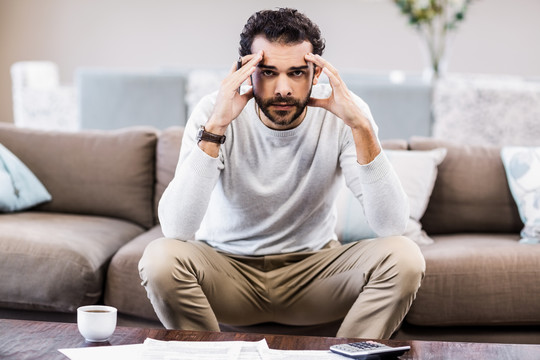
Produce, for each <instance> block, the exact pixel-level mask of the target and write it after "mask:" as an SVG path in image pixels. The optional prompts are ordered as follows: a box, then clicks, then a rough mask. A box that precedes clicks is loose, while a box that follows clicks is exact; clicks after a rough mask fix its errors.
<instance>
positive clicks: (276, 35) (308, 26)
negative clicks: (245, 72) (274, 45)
mask: <svg viewBox="0 0 540 360" xmlns="http://www.w3.org/2000/svg"><path fill="white" fill-rule="evenodd" d="M257 35H263V36H264V37H266V39H267V40H268V41H278V42H282V43H284V44H296V43H301V42H303V41H305V40H307V41H309V42H310V43H311V45H313V54H316V55H322V53H323V51H324V39H323V38H322V37H321V31H320V30H319V27H318V26H317V25H316V24H314V23H313V22H312V21H311V20H309V19H308V17H307V16H305V15H304V14H302V13H300V12H298V10H295V9H289V8H280V9H277V10H263V11H259V12H256V13H255V14H253V15H251V17H250V18H249V19H248V21H247V23H246V25H245V26H244V29H243V30H242V33H241V34H240V49H239V52H240V56H245V55H249V54H251V45H252V44H253V39H255V37H256V36H257Z"/></svg>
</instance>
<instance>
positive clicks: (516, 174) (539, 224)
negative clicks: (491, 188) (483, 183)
mask: <svg viewBox="0 0 540 360" xmlns="http://www.w3.org/2000/svg"><path fill="white" fill-rule="evenodd" d="M501 158H502V161H503V164H504V169H505V171H506V178H507V180H508V186H509V187H510V191H511V192H512V196H513V197H514V201H515V202H516V204H517V207H518V210H519V215H520V217H521V221H523V223H524V224H525V227H524V228H523V230H521V240H520V242H522V243H526V244H538V243H540V147H518V146H512V147H511V146H507V147H504V148H503V149H502V150H501Z"/></svg>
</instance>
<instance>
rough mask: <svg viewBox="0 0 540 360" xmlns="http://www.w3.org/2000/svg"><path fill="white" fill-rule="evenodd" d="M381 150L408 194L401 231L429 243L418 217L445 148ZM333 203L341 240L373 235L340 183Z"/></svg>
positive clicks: (357, 204)
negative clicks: (408, 206)
mask: <svg viewBox="0 0 540 360" xmlns="http://www.w3.org/2000/svg"><path fill="white" fill-rule="evenodd" d="M385 152H386V155H387V156H388V159H389V160H390V162H391V163H392V165H393V167H394V170H395V171H396V174H397V175H398V177H399V179H400V181H401V185H402V186H403V190H404V191H405V193H406V194H407V196H408V197H409V205H410V218H409V221H408V223H407V228H406V230H405V233H404V234H403V235H404V236H407V237H409V238H410V239H411V240H413V241H414V242H416V243H417V244H419V245H427V244H431V243H433V240H432V239H431V238H430V237H429V236H428V235H427V234H426V232H425V231H423V230H422V225H421V223H420V219H421V218H422V216H423V215H424V212H425V211H426V208H427V205H428V203H429V198H430V196H431V192H432V191H433V186H434V185H435V180H436V179H437V172H438V169H437V166H438V165H439V164H440V163H441V162H442V161H443V160H444V158H445V156H446V149H444V148H438V149H434V150H428V151H413V150H409V151H407V150H385ZM337 207H338V219H339V220H338V229H337V233H338V236H339V238H340V239H341V241H342V242H344V243H347V242H351V241H356V240H362V239H369V238H373V237H376V236H377V235H376V234H375V233H374V232H373V230H372V229H371V228H370V226H369V224H368V223H367V221H366V218H365V215H364V208H363V206H362V204H361V203H360V201H358V200H357V199H356V197H354V195H353V194H352V192H351V191H350V190H349V189H348V188H347V187H346V186H343V189H342V191H341V193H340V194H339V195H338V200H337Z"/></svg>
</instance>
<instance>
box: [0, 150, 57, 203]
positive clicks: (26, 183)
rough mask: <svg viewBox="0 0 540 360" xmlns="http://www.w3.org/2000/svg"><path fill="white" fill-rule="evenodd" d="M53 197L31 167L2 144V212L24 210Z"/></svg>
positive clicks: (0, 185)
mask: <svg viewBox="0 0 540 360" xmlns="http://www.w3.org/2000/svg"><path fill="white" fill-rule="evenodd" d="M51 199H52V197H51V195H50V194H49V192H48V191H47V189H45V187H44V186H43V184H42V183H41V182H40V181H39V180H38V178H37V177H36V176H35V175H34V174H33V173H32V172H31V171H30V169H28V168H27V167H26V165H24V164H23V162H22V161H21V160H19V159H18V158H17V157H16V156H15V155H14V154H13V153H12V152H11V151H9V150H8V149H7V148H6V147H5V146H4V145H2V144H0V212H13V211H19V210H24V209H27V208H30V207H32V206H34V205H37V204H40V203H42V202H45V201H50V200H51Z"/></svg>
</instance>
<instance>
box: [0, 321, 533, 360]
mask: <svg viewBox="0 0 540 360" xmlns="http://www.w3.org/2000/svg"><path fill="white" fill-rule="evenodd" d="M146 338H152V339H157V340H168V341H170V340H184V341H232V340H235V341H259V340H262V339H263V338H264V339H266V342H267V343H268V346H269V347H270V348H273V349H282V350H327V349H328V348H329V346H330V345H333V344H340V343H344V342H349V341H355V340H356V341H358V340H359V339H345V338H328V337H314V336H290V335H262V334H245V333H227V332H222V333H218V332H205V331H177V330H164V329H142V328H131V327H118V328H117V329H116V331H115V333H114V335H113V336H112V338H111V340H110V343H106V344H105V345H125V344H140V343H143V342H144V340H145V339H146ZM381 342H383V343H386V344H389V345H394V346H397V345H410V346H411V350H410V351H409V352H407V353H406V354H405V355H403V356H401V357H400V359H475V360H476V359H520V360H522V359H531V360H533V359H534V360H537V359H540V345H513V344H481V343H458V342H436V341H392V340H389V341H381ZM86 346H95V345H92V344H88V343H85V341H84V339H83V338H82V336H81V335H80V334H79V331H78V330H77V325H76V324H66V323H52V322H39V321H25V320H5V319H0V359H3V360H4V359H17V360H23V359H40V360H49V359H59V360H62V359H63V360H65V359H67V358H66V357H65V356H64V355H62V354H61V353H60V352H59V351H58V349H63V348H76V347H86ZM343 359H344V360H345V359H346V358H345V357H344V358H343Z"/></svg>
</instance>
